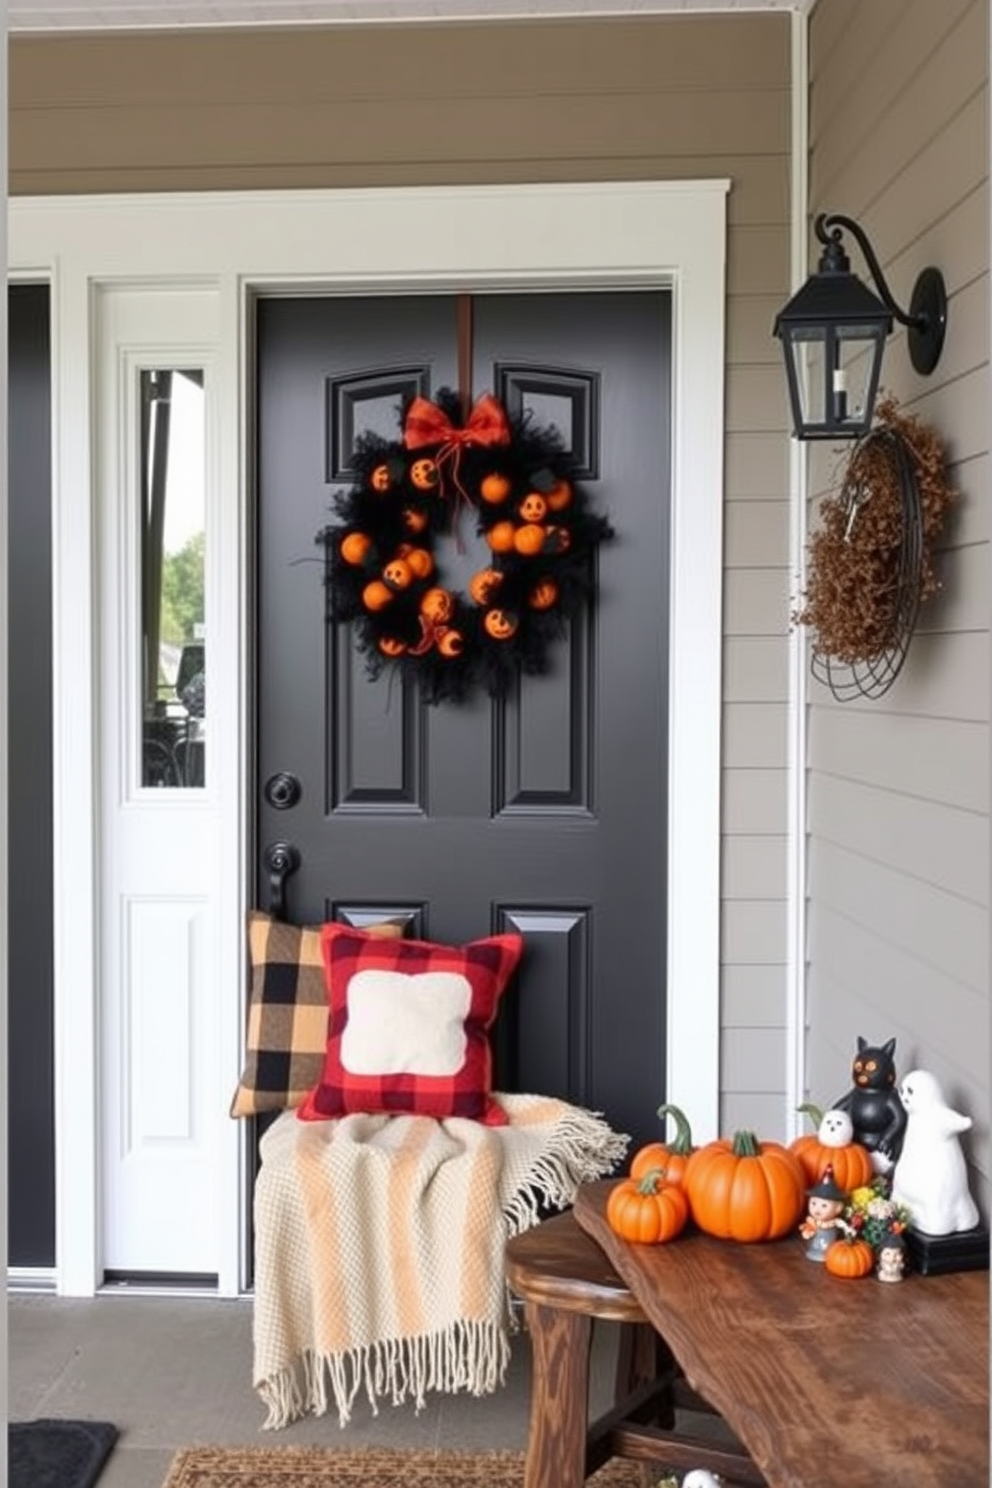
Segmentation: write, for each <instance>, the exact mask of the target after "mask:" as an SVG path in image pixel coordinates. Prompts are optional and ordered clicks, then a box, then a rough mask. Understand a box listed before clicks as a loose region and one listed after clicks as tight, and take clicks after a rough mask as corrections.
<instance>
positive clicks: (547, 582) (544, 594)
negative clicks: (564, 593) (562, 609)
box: [527, 579, 558, 610]
mask: <svg viewBox="0 0 992 1488" xmlns="http://www.w3.org/2000/svg"><path fill="white" fill-rule="evenodd" d="M527 603H528V604H529V605H530V607H531V609H532V610H550V609H553V608H554V606H555V605H556V604H557V603H558V585H557V584H556V583H555V581H554V579H540V580H539V581H538V583H536V584H535V585H534V587H533V589H532V590H531V591H530V593H529V594H528V596H527Z"/></svg>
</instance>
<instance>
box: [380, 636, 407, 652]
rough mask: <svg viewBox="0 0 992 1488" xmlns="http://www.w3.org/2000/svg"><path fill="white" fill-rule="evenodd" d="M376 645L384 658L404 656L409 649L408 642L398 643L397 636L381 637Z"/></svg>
mask: <svg viewBox="0 0 992 1488" xmlns="http://www.w3.org/2000/svg"><path fill="white" fill-rule="evenodd" d="M376 644H377V645H378V647H379V650H380V651H381V652H382V654H383V656H390V657H392V656H402V655H403V653H404V652H405V651H406V650H408V649H409V648H408V647H407V644H406V641H398V640H397V639H396V637H395V636H380V637H379V640H378V641H377V642H376Z"/></svg>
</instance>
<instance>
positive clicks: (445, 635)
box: [437, 626, 465, 659]
mask: <svg viewBox="0 0 992 1488" xmlns="http://www.w3.org/2000/svg"><path fill="white" fill-rule="evenodd" d="M437 649H438V650H439V651H440V653H441V655H442V656H446V657H448V658H449V659H450V658H451V657H452V656H461V654H462V652H463V651H464V649H465V637H464V636H463V635H462V633H461V631H460V630H451V629H449V628H448V627H447V626H445V628H444V629H443V630H439V631H438V636H437Z"/></svg>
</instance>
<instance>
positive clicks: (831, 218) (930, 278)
mask: <svg viewBox="0 0 992 1488" xmlns="http://www.w3.org/2000/svg"><path fill="white" fill-rule="evenodd" d="M813 230H814V232H815V233H816V236H817V238H818V239H819V241H820V242H821V243H822V244H823V247H824V252H823V257H822V259H821V262H820V268H821V271H826V272H830V271H834V272H836V271H840V272H842V273H846V272H849V270H850V263H849V261H848V258H847V254H846V253H845V252H844V249H843V247H842V244H841V237H842V234H843V233H845V232H849V233H850V234H851V236H852V237H853V238H854V239H855V241H856V242H857V244H858V247H859V248H860V249H861V252H862V254H863V255H864V260H865V263H866V264H867V265H868V269H869V272H870V273H871V277H872V279H873V280H874V281H875V287H876V289H877V290H878V294H879V298H880V299H881V301H882V303H883V304H884V306H885V308H886V309H887V310H888V311H890V313H891V314H892V316H893V318H894V319H895V320H897V321H898V322H899V323H900V325H904V326H905V327H906V328H907V333H908V334H907V337H906V340H907V344H908V347H909V359H910V361H911V362H912V364H913V367H914V368H915V370H916V371H917V372H919V373H921V374H922V375H923V376H927V375H928V374H929V373H931V372H932V371H933V369H934V368H935V367H936V365H937V363H938V361H939V360H940V354H941V351H942V350H943V347H944V332H945V330H946V327H947V290H946V288H945V285H944V276H943V274H941V272H940V270H939V269H935V268H926V269H923V270H922V271H921V273H920V274H919V276H918V278H917V280H916V283H915V284H914V286H913V293H912V296H911V298H910V302H909V310H908V311H907V310H903V309H902V308H901V307H900V306H899V304H898V303H897V302H896V300H895V297H894V296H893V294H892V291H891V290H890V289H889V286H888V283H887V282H886V278H885V275H884V273H883V272H882V266H881V264H880V263H879V261H878V257H877V255H876V253H875V250H874V248H873V247H872V246H871V243H870V241H869V239H868V235H867V233H866V232H865V230H864V228H863V227H861V226H860V224H859V223H857V222H855V221H854V219H853V218H851V217H845V216H843V215H842V214H840V213H839V212H821V213H820V214H819V216H818V217H817V218H816V221H815V223H814V228H813Z"/></svg>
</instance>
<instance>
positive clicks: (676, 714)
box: [8, 180, 729, 1296]
mask: <svg viewBox="0 0 992 1488" xmlns="http://www.w3.org/2000/svg"><path fill="white" fill-rule="evenodd" d="M728 186H729V183H728V182H727V181H726V180H714V181H680V182H630V183H596V182H593V183H574V184H554V185H538V186H535V185H525V186H506V187H452V188H426V189H419V188H411V189H396V188H392V189H387V190H367V191H314V192H299V191H287V192H249V193H241V192H236V193H219V194H212V193H204V194H202V195H201V194H192V193H191V194H185V193H183V194H174V195H173V194H163V195H138V194H136V195H131V196H102V197H101V196H97V197H34V198H18V199H15V200H14V201H12V202H11V203H10V208H9V239H8V241H9V259H10V264H11V268H12V270H13V271H14V272H17V273H26V272H37V273H38V274H39V275H41V276H46V277H49V278H50V280H51V283H52V291H53V304H52V326H53V364H54V368H55V371H54V383H55V385H54V389H53V394H54V400H53V409H54V412H53V418H54V422H55V448H54V467H53V485H54V492H53V503H54V511H53V568H54V572H53V593H54V596H55V599H54V608H55V613H54V647H55V658H54V671H55V700H54V706H55V715H54V727H55V739H54V754H55V780H54V811H55V904H54V913H55V934H56V946H55V1019H56V1021H55V1027H56V1100H57V1111H56V1123H57V1125H56V1130H57V1175H56V1191H57V1211H56V1212H57V1236H56V1247H57V1268H58V1276H59V1290H60V1291H61V1292H62V1293H63V1294H65V1295H80V1296H85V1295H89V1294H91V1293H92V1291H93V1290H94V1288H95V1286H96V1285H97V1284H98V1282H99V1279H100V1276H101V1274H102V1261H101V1245H100V1237H99V1233H98V1218H97V1216H98V1214H99V1203H98V1200H97V1194H98V1191H99V1190H98V1185H99V1159H98V1151H99V1141H98V1123H99V1109H100V1108H99V1067H98V1053H97V1051H98V1048H99V1030H98V1029H97V1027H96V1007H97V998H96V988H97V986H98V985H99V976H100V971H101V951H100V945H99V940H98V936H97V933H96V928H95V927H96V926H97V925H98V924H99V921H100V908H101V885H100V882H99V876H98V866H97V865H98V863H99V850H98V848H99V843H100V841H101V803H100V797H99V790H98V780H99V769H98V762H99V751H100V740H99V720H98V709H97V702H96V700H97V696H98V693H97V688H98V684H99V676H98V667H97V656H98V649H99V648H98V637H97V636H96V635H95V616H96V615H97V613H98V608H97V605H96V598H97V584H98V582H99V575H98V572H97V567H96V557H97V554H96V543H95V508H94V496H93V481H92V470H93V464H92V451H93V421H94V417H95V408H94V396H95V384H94V375H93V367H92V340H93V332H94V316H93V300H94V295H95V293H96V292H97V290H98V288H99V286H100V285H103V284H113V283H117V284H119V283H135V284H144V285H152V284H154V285H160V286H163V287H166V286H169V285H176V286H180V285H187V286H189V285H192V284H200V285H209V286H211V287H213V288H214V289H216V291H217V292H218V294H219V297H220V305H221V309H220V324H221V331H220V344H219V345H218V347H217V362H216V366H217V378H218V382H219V390H220V391H219V403H220V408H219V424H218V427H219V434H218V437H219V443H220V451H219V457H218V472H217V492H218V501H219V503H220V511H219V513H218V514H217V522H218V526H217V529H216V530H217V531H218V532H220V533H221V534H222V537H223V542H224V551H223V554H222V555H221V556H220V558H219V559H218V563H217V566H216V569H215V572H214V575H213V578H214V582H215V583H216V584H217V586H218V588H217V607H218V612H219V622H218V623H219V627H220V634H219V635H218V637H217V642H216V647H215V649H214V651H213V652H212V662H211V667H212V670H211V742H212V744H213V741H214V735H215V733H216V746H215V747H216V749H217V750H218V755H217V756H216V757H217V758H218V759H219V760H220V761H221V766H220V769H219V777H220V780H221V784H220V786H219V790H218V802H219V811H220V820H221V823H222V828H221V838H222V840H221V843H220V845H219V847H218V851H217V857H216V864H215V872H216V874H217V880H216V893H217V901H216V912H217V914H218V915H219V924H220V926H221V931H222V935H221V938H222V940H223V941H224V943H225V944H226V946H227V947H228V949H227V951H226V953H225V955H224V957H223V965H222V971H223V975H222V982H223V985H222V986H221V987H220V988H219V989H218V1009H217V1015H218V1017H219V1018H220V1019H221V1020H222V1024H223V1027H224V1029H225V1030H226V1032H225V1035H224V1040H223V1044H222V1050H221V1056H220V1064H221V1068H219V1069H218V1070H217V1109H218V1152H219V1153H220V1158H219V1161H220V1164H221V1168H222V1171H221V1172H219V1173H218V1182H217V1202H218V1206H219V1210H220V1213H221V1216H222V1219H221V1227H222V1233H223V1242H222V1250H223V1261H222V1265H221V1271H220V1290H221V1292H222V1293H225V1294H233V1293H235V1292H237V1291H238V1289H239V1287H240V1285H241V1278H242V1276H243V1269H242V1267H243V1260H244V1254H243V1252H244V1234H243V1225H242V1217H243V1214H244V1212H245V1206H244V1185H245V1181H246V1179H245V1174H244V1173H243V1172H242V1171H240V1167H241V1164H242V1162H243V1156H242V1146H243V1144H242V1143H241V1142H240V1140H239V1136H240V1133H239V1129H238V1127H237V1125H236V1123H234V1122H231V1121H229V1120H228V1118H227V1115H226V1111H227V1103H228V1101H229V1098H230V1093H231V1090H232V1089H233V1086H234V1083H235V1080H236V1078H237V1074H238V1070H239V1067H240V1061H241V1044H240V1027H241V1024H240V1018H241V1009H242V987H243V978H244V967H243V960H242V954H243V953H242V949H241V947H242V941H243V936H242V915H243V910H244V905H245V902H246V895H247V879H248V873H247V862H246V840H247V839H246V815H245V813H246V804H245V803H246V796H247V781H248V747H249V741H248V737H247V697H248V692H247V684H248V647H247V636H246V614H247V609H246V594H245V573H246V555H247V520H246V512H247V503H248V493H249V462H248V458H247V448H248V436H249V432H250V395H251V390H250V387H249V385H248V379H249V375H250V367H251V358H250V355H249V351H250V346H249V334H250V333H249V315H248V311H249V305H250V300H251V298H252V296H253V295H254V294H255V293H257V292H259V291H263V290H265V291H276V292H288V293H292V292H299V293H303V292H308V293H313V292H318V291H321V292H329V293H342V294H347V293H358V292H361V293H369V292H374V293H393V292H395V293H397V294H399V293H416V292H425V293H426V292H434V291H442V290H454V289H462V290H477V291H482V290H497V291H498V290H500V289H510V288H513V289H519V288H530V287H533V288H551V287H562V288H571V289H575V288H583V287H586V288H603V287H607V286H611V287H627V288H653V287H659V286H668V287H670V288H671V291H672V298H673V348H672V350H673V366H672V382H673V400H674V406H673V468H672V482H671V484H672V533H671V539H672V541H671V550H672V560H671V562H672V572H671V616H670V634H671V637H672V653H671V663H670V688H669V693H670V695H669V716H670V718H671V721H672V725H671V738H670V750H669V771H668V776H669V778H668V810H669V825H668V849H667V855H668V875H667V877H668V905H667V927H668V981H667V986H668V1055H667V1070H666V1071H664V1072H660V1075H659V1091H660V1090H661V1089H662V1086H664V1089H665V1092H666V1097H667V1099H669V1100H672V1101H675V1102H677V1103H679V1104H681V1105H683V1106H684V1107H686V1108H687V1109H688V1111H689V1112H690V1114H691V1118H692V1124H693V1131H694V1134H695V1136H696V1139H697V1140H699V1141H703V1140H706V1139H708V1138H709V1137H711V1136H715V1135H716V1134H717V1131H718V1125H719V1106H718V1100H719V945H720V936H719V930H720V884H719V861H720V816H719V803H720V758H721V752H720V711H721V632H722V619H721V616H722V610H721V595H722V571H723V541H722V532H723V427H724V416H723V384H724V320H725V311H724V303H725V292H726V290H725V240H726V193H727V190H728ZM215 710H216V712H215ZM659 1059H660V1051H659Z"/></svg>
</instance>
